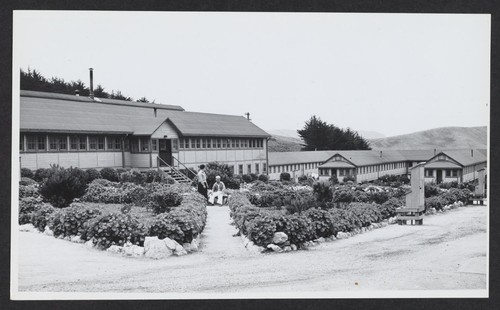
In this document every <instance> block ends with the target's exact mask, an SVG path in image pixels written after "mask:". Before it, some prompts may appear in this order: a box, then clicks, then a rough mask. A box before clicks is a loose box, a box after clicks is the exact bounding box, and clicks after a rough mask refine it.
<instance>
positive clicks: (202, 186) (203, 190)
mask: <svg viewBox="0 0 500 310" xmlns="http://www.w3.org/2000/svg"><path fill="white" fill-rule="evenodd" d="M207 190H208V183H207V174H206V173H205V165H200V171H198V193H200V194H202V195H203V197H205V198H206V199H207V200H208V193H207Z"/></svg>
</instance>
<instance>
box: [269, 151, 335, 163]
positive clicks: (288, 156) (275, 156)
mask: <svg viewBox="0 0 500 310" xmlns="http://www.w3.org/2000/svg"><path fill="white" fill-rule="evenodd" d="M333 154H335V151H304V152H269V165H270V166H275V165H289V164H302V163H319V162H321V163H322V162H324V161H325V160H327V159H328V158H329V157H331V156H332V155H333Z"/></svg>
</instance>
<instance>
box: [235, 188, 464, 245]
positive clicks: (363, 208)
mask: <svg viewBox="0 0 500 310" xmlns="http://www.w3.org/2000/svg"><path fill="white" fill-rule="evenodd" d="M256 189H257V191H256V192H253V193H249V192H246V193H245V192H244V193H239V192H235V193H233V194H232V195H231V197H230V198H229V201H228V204H229V207H230V210H231V218H232V219H233V223H234V225H235V226H236V227H237V228H238V230H239V232H240V234H241V235H242V236H244V240H246V241H245V244H249V243H251V244H253V245H255V246H258V247H260V249H261V250H262V251H264V250H265V249H271V250H273V251H277V252H281V251H283V250H285V251H286V250H287V249H290V248H291V249H294V248H301V247H304V246H307V245H309V244H311V242H312V241H315V240H320V239H324V238H330V239H335V238H345V237H346V236H350V235H352V234H356V233H359V232H362V231H366V230H371V229H373V228H378V227H381V226H383V225H387V223H394V222H395V221H394V216H395V215H396V208H398V207H400V206H402V205H404V190H402V189H399V188H398V189H393V188H389V189H387V190H384V189H382V190H381V191H379V192H372V193H365V192H364V190H363V189H364V188H363V187H361V188H360V189H357V188H353V187H350V186H344V187H337V188H335V189H334V191H333V195H332V196H330V197H331V198H330V199H331V200H330V201H328V202H326V203H324V204H320V203H319V202H318V201H316V202H315V201H310V202H307V200H305V201H302V204H307V203H309V204H310V206H309V207H307V206H305V207H300V208H291V207H290V206H291V205H294V204H295V205H297V204H300V203H299V202H300V201H301V200H303V199H304V197H307V195H308V194H306V195H304V194H303V193H301V194H300V195H296V194H295V193H293V194H285V193H286V189H285V190H284V187H276V189H277V190H276V193H273V191H272V187H270V186H269V185H260V186H258V187H257V188H256ZM320 190H321V191H322V192H324V191H325V189H320ZM432 190H434V188H432ZM315 191H316V193H322V192H319V191H318V190H317V189H316V187H315ZM298 192H299V191H298ZM436 192H437V193H438V194H437V195H435V196H430V197H429V198H427V199H426V206H427V207H428V208H433V210H434V208H435V209H437V210H442V209H444V210H446V209H449V208H451V207H450V205H452V206H458V205H462V203H466V202H467V200H468V198H469V196H470V191H469V190H468V189H466V188H464V189H459V188H450V189H449V190H443V189H438V190H437V191H436ZM284 196H287V197H288V198H283V197H284ZM269 197H272V199H271V198H269ZM290 197H291V199H290ZM324 197H328V195H325V194H324V193H322V194H321V195H318V194H317V195H316V198H317V199H318V200H319V199H324ZM269 201H272V202H269ZM276 201H278V203H276ZM377 202H379V203H377ZM459 202H460V203H459ZM280 203H281V206H280ZM318 205H322V206H324V208H318V207H317V206H318ZM382 222H385V223H384V224H383V223H382Z"/></svg>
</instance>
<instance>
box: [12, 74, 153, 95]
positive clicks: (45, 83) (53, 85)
mask: <svg viewBox="0 0 500 310" xmlns="http://www.w3.org/2000/svg"><path fill="white" fill-rule="evenodd" d="M21 89H23V90H35V91H44V92H51V93H60V94H69V95H74V94H75V93H76V91H77V90H78V92H79V94H80V96H89V95H90V89H89V87H87V86H86V85H85V83H83V82H82V81H81V80H78V81H76V82H75V81H71V82H66V81H65V80H64V79H62V78H58V77H52V78H50V79H47V78H46V77H44V76H43V75H42V74H41V73H40V72H38V71H37V70H35V69H33V70H31V69H30V68H28V71H24V70H23V69H21ZM94 96H95V97H98V98H109V99H120V100H127V101H134V99H132V98H131V97H128V96H125V95H123V94H122V92H121V91H119V90H117V91H114V90H112V91H111V93H108V92H107V91H105V90H104V87H102V86H101V85H97V87H95V88H94ZM136 101H137V102H147V103H149V102H150V101H149V100H148V99H147V98H146V97H142V98H140V99H138V100H136ZM152 103H154V100H153V102H152Z"/></svg>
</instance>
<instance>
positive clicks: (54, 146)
mask: <svg viewBox="0 0 500 310" xmlns="http://www.w3.org/2000/svg"><path fill="white" fill-rule="evenodd" d="M58 138H59V137H56V136H49V150H50V151H57V150H58V144H59V143H58Z"/></svg>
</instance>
